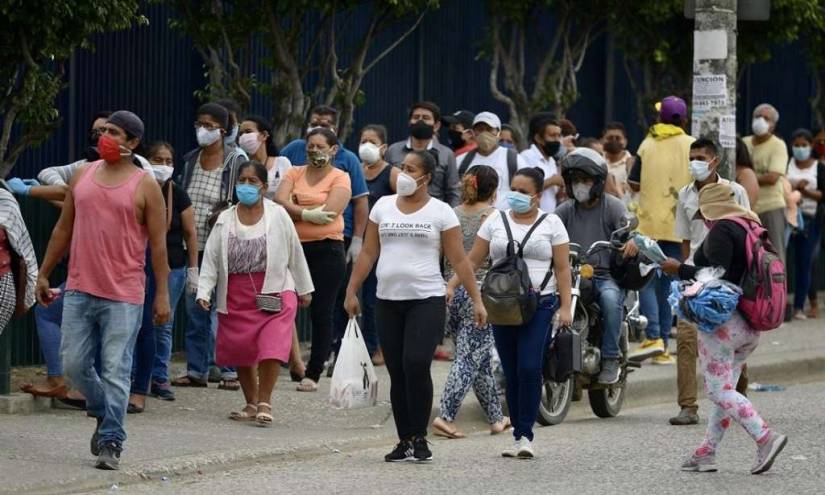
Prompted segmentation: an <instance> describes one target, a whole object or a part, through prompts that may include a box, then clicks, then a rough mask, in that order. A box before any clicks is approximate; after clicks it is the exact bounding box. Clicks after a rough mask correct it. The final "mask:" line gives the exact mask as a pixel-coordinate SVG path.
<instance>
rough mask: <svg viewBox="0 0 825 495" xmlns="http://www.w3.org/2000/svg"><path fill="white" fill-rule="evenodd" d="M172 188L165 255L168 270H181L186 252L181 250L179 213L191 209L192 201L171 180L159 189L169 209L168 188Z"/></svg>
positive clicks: (181, 223)
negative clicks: (169, 222)
mask: <svg viewBox="0 0 825 495" xmlns="http://www.w3.org/2000/svg"><path fill="white" fill-rule="evenodd" d="M170 187H171V188H172V226H171V227H170V228H169V231H168V232H167V233H166V254H167V258H168V260H169V268H181V267H184V266H186V265H187V262H186V251H185V250H184V248H183V222H182V221H181V213H182V212H183V211H184V210H186V209H187V208H191V207H192V201H191V200H190V199H189V195H188V194H186V191H184V190H183V189H182V188H181V187H180V186H178V185H177V184H175V183H174V182H172V181H171V180H168V181H166V183H165V184H164V185H163V187H162V188H161V192H162V193H163V201H164V203H166V207H167V208H168V207H169V204H168V203H169V188H170ZM165 218H166V217H164V220H165Z"/></svg>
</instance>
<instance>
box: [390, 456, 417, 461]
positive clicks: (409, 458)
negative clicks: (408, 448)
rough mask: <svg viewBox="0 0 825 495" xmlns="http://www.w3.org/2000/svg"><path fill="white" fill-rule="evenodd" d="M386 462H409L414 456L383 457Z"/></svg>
mask: <svg viewBox="0 0 825 495" xmlns="http://www.w3.org/2000/svg"><path fill="white" fill-rule="evenodd" d="M384 460H385V461H386V462H411V461H414V460H415V457H412V456H410V457H407V458H406V459H384Z"/></svg>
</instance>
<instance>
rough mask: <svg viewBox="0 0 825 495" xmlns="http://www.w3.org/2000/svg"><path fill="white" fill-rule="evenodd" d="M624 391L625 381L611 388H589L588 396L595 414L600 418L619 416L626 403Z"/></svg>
mask: <svg viewBox="0 0 825 495" xmlns="http://www.w3.org/2000/svg"><path fill="white" fill-rule="evenodd" d="M624 391H625V383H624V381H620V382H619V383H617V384H616V385H614V386H612V387H609V388H602V389H596V390H588V391H587V398H588V399H590V409H592V410H593V414H595V415H596V416H598V417H600V418H615V417H616V416H618V415H619V411H621V410H622V404H623V403H624Z"/></svg>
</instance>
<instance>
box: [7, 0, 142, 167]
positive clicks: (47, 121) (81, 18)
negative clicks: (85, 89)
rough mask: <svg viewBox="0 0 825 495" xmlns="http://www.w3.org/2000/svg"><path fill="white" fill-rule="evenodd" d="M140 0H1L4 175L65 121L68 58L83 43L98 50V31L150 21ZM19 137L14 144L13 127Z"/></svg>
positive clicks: (117, 28) (112, 29) (122, 27)
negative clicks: (58, 103) (60, 100)
mask: <svg viewBox="0 0 825 495" xmlns="http://www.w3.org/2000/svg"><path fill="white" fill-rule="evenodd" d="M138 3H139V2H138V0H108V1H106V2H99V1H90V0H50V1H48V2H39V1H24V0H0V18H2V19H4V24H3V29H0V115H2V121H3V122H2V134H0V176H2V177H5V176H6V174H8V172H9V170H10V169H11V168H12V167H13V166H14V163H15V162H16V160H17V158H18V157H19V156H20V153H22V152H23V151H24V150H25V149H27V148H29V147H32V146H36V145H37V144H39V143H40V142H42V141H43V140H44V139H46V138H47V137H48V136H49V135H50V134H51V132H52V131H53V130H54V129H55V128H56V127H57V126H58V125H59V123H60V115H59V112H58V110H57V108H56V107H55V106H54V101H55V98H57V96H58V94H59V93H60V91H61V90H62V89H63V87H64V85H65V83H64V81H63V74H64V72H65V62H66V60H67V59H68V58H69V57H70V56H71V54H72V52H73V51H74V50H75V49H77V48H85V49H93V48H94V46H93V43H92V41H91V37H92V36H93V35H95V34H97V33H103V32H106V31H114V30H119V29H125V28H127V27H129V26H131V25H132V24H133V23H135V22H137V23H139V24H145V23H148V20H147V19H146V18H145V17H143V16H139V15H138V14H137V11H138ZM15 127H17V129H18V130H19V133H18V134H17V135H18V136H19V137H18V138H17V139H16V142H15V143H14V144H13V145H12V144H11V134H12V129H13V128H15Z"/></svg>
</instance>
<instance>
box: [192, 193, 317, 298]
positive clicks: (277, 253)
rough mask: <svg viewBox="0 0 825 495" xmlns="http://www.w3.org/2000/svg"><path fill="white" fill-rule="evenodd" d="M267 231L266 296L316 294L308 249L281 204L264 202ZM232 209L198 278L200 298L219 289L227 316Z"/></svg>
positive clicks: (217, 227) (212, 237)
mask: <svg viewBox="0 0 825 495" xmlns="http://www.w3.org/2000/svg"><path fill="white" fill-rule="evenodd" d="M263 205H264V228H265V229H266V276H265V277H264V286H263V290H262V291H261V292H262V293H264V294H272V293H276V292H282V291H288V290H294V291H295V292H297V293H298V295H301V296H303V295H305V294H309V293H311V292H313V291H314V290H315V287H314V286H313V285H312V277H311V276H310V274H309V267H308V266H307V262H306V258H304V250H303V248H302V247H301V241H300V240H299V239H298V233H297V232H296V231H295V225H294V224H293V223H292V219H291V218H290V217H289V214H288V213H287V212H286V210H284V208H283V207H282V206H281V205H278V204H275V203H273V202H272V201H270V200H268V199H264V200H263ZM236 208H237V206H232V207H230V208H228V209H226V211H224V212H223V213H221V214H220V216H219V217H218V220H217V222H215V226H214V227H213V228H212V232H210V234H209V238H208V239H207V241H206V248H205V249H204V253H203V263H202V264H201V271H200V278H199V279H198V295H197V298H198V299H203V300H204V301H209V300H210V299H211V295H212V291H213V290H214V289H215V286H217V288H218V292H217V304H218V311H219V312H221V313H224V314H226V313H227V309H226V287H227V281H228V279H229V260H228V257H227V253H228V252H229V249H228V246H229V227H230V223H231V222H234V221H235V215H236V213H235V210H236Z"/></svg>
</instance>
